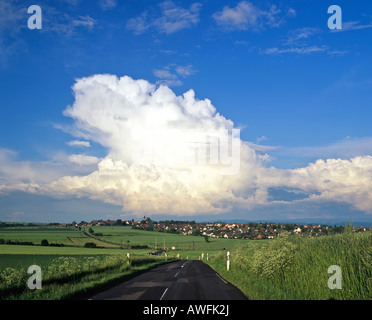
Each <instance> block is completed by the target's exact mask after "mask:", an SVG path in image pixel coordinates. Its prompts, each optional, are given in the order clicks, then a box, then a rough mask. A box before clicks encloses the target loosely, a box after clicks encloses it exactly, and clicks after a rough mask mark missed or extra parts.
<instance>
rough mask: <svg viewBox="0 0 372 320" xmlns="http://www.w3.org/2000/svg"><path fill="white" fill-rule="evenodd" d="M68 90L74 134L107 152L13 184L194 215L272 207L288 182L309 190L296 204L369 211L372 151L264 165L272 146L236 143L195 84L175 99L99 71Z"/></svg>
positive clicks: (132, 208) (127, 207) (160, 89)
mask: <svg viewBox="0 0 372 320" xmlns="http://www.w3.org/2000/svg"><path fill="white" fill-rule="evenodd" d="M73 91H74V96H75V101H74V103H73V104H72V105H71V106H68V107H67V108H66V110H65V111H64V115H66V116H68V117H70V118H72V119H73V121H74V126H75V127H76V128H75V129H76V130H74V132H75V134H76V137H75V138H78V139H84V141H94V142H95V143H98V144H100V145H101V146H103V147H104V148H105V149H106V150H107V154H106V156H105V157H103V158H96V157H93V156H86V155H71V156H70V157H69V158H68V159H69V161H70V162H73V163H75V164H79V165H81V167H82V168H84V166H85V167H86V165H94V166H96V169H95V170H94V171H93V172H91V173H90V174H80V175H64V176H62V177H59V178H58V179H54V180H53V181H51V182H48V183H37V184H36V183H34V184H33V188H32V189H30V188H29V187H27V186H26V185H25V184H24V183H23V184H19V186H18V189H23V190H27V191H28V192H39V193H44V194H49V195H51V196H55V197H86V198H90V199H95V200H101V201H104V202H106V203H111V204H115V205H119V206H121V207H122V208H123V210H124V211H125V212H128V213H133V214H139V215H140V214H143V213H147V214H172V215H198V214H207V213H208V214H218V213H222V212H230V211H232V210H236V209H239V211H242V210H249V209H251V208H253V207H254V206H257V205H270V204H271V203H272V202H270V196H269V193H270V188H286V189H296V190H300V191H301V192H303V193H304V194H307V195H308V198H307V199H305V200H294V201H297V202H298V201H336V202H346V203H349V204H351V205H353V206H354V207H355V208H356V209H360V210H363V211H365V212H367V213H371V212H372V191H371V190H372V185H371V184H372V182H371V181H372V157H371V156H368V155H364V156H357V157H354V158H351V159H348V160H342V159H327V160H318V161H316V162H315V163H311V164H309V165H308V166H306V167H304V168H298V169H286V170H284V169H277V168H275V167H269V166H268V162H269V161H270V159H271V157H270V156H269V155H268V152H270V151H271V150H272V149H273V148H272V147H265V146H260V145H257V144H254V143H251V142H247V141H243V140H241V139H240V135H239V134H237V133H239V130H238V128H236V127H234V123H233V122H232V121H231V120H229V119H226V118H225V117H224V116H222V115H221V114H219V113H218V112H217V110H216V108H215V107H214V106H213V105H212V103H211V101H210V100H208V99H204V100H199V99H197V98H195V93H194V91H193V90H189V91H187V92H186V93H184V94H183V95H180V96H177V95H176V94H175V93H174V92H173V91H172V90H171V89H170V88H168V87H167V86H164V85H160V86H156V85H153V84H151V83H149V82H148V81H145V80H134V79H132V78H130V77H128V76H123V77H120V78H119V77H117V76H114V75H107V74H105V75H93V76H90V77H86V78H81V79H78V80H77V81H76V83H75V85H74V86H73ZM234 132H235V133H234ZM77 133H78V134H77ZM224 134H225V136H224ZM225 138H226V139H225ZM79 141H80V140H79ZM222 142H223V143H222ZM235 151H237V152H235ZM234 152H235V153H234ZM0 155H1V154H0ZM9 167H11V166H10V165H9ZM0 173H2V172H1V170H0ZM3 176H6V172H4V173H3ZM3 181H7V180H6V179H3ZM0 182H1V180H0ZM12 184H13V185H12V188H13V189H17V186H16V185H15V183H14V179H13V180H12ZM1 189H3V190H6V189H7V186H6V185H5V184H3V185H2V186H0V191H1ZM30 190H32V191H30Z"/></svg>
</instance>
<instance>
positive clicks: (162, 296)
mask: <svg viewBox="0 0 372 320" xmlns="http://www.w3.org/2000/svg"><path fill="white" fill-rule="evenodd" d="M167 291H168V288H167V289H165V291H164V292H163V294H162V295H161V297H160V300H162V299H163V298H164V295H165V294H166V293H167Z"/></svg>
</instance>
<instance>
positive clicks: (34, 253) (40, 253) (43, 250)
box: [0, 226, 254, 271]
mask: <svg viewBox="0 0 372 320" xmlns="http://www.w3.org/2000/svg"><path fill="white" fill-rule="evenodd" d="M93 229H94V232H95V233H100V234H102V236H99V239H98V238H97V239H95V238H92V237H89V236H87V235H85V234H84V231H88V230H85V229H84V228H83V229H82V230H81V231H80V230H78V229H76V228H60V227H14V228H13V227H8V228H1V229H0V239H3V240H4V241H8V240H11V241H13V242H16V241H19V242H25V241H27V242H32V243H34V245H16V244H0V271H1V270H4V269H5V268H7V267H12V268H19V267H28V266H30V265H32V264H37V265H40V266H44V265H45V266H47V265H48V264H49V263H50V262H51V261H52V260H53V259H55V258H57V257H61V256H63V257H79V256H80V257H82V258H84V257H87V256H97V255H126V254H127V253H130V254H131V256H135V257H141V256H149V253H151V252H155V251H156V250H155V248H156V249H163V248H164V245H165V248H166V249H167V257H169V258H174V257H177V255H179V257H180V258H181V259H199V258H201V256H202V254H203V253H204V257H205V258H206V257H207V254H208V256H209V257H212V256H213V255H217V254H219V253H221V252H224V251H227V250H231V249H232V248H233V247H235V246H236V245H237V244H239V243H246V242H247V241H246V240H238V239H223V238H219V239H216V238H210V239H209V240H208V242H207V241H206V240H205V239H204V237H200V236H199V237H198V236H184V235H178V234H169V233H160V232H151V231H142V230H135V229H132V228H131V227H122V226H117V227H106V226H102V227H94V228H93ZM43 239H46V240H48V242H49V244H51V243H57V244H63V245H64V246H58V247H57V246H41V245H40V243H41V240H43ZM87 242H93V243H95V244H96V245H97V246H98V247H99V248H85V247H84V245H85V243H87ZM250 242H254V241H250ZM141 247H142V248H141ZM146 247H147V248H146ZM173 248H174V249H173ZM162 256H163V257H165V254H164V253H163V254H162Z"/></svg>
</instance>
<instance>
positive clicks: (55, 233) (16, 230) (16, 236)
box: [0, 227, 82, 244]
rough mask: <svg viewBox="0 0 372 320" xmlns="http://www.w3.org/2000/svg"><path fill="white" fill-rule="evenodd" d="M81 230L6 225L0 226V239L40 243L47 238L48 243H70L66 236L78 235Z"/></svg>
mask: <svg viewBox="0 0 372 320" xmlns="http://www.w3.org/2000/svg"><path fill="white" fill-rule="evenodd" d="M81 234H82V233H81V232H80V231H79V230H77V229H75V228H59V227H7V228H0V239H4V240H11V241H17V240H18V241H19V242H26V241H27V242H33V243H34V244H40V243H41V240H43V239H47V240H48V241H49V243H58V244H71V241H70V240H69V239H68V237H79V236H81Z"/></svg>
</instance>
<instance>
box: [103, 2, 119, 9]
mask: <svg viewBox="0 0 372 320" xmlns="http://www.w3.org/2000/svg"><path fill="white" fill-rule="evenodd" d="M99 5H100V7H101V8H102V10H111V9H113V8H115V7H116V5H117V2H116V0H100V1H99Z"/></svg>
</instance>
